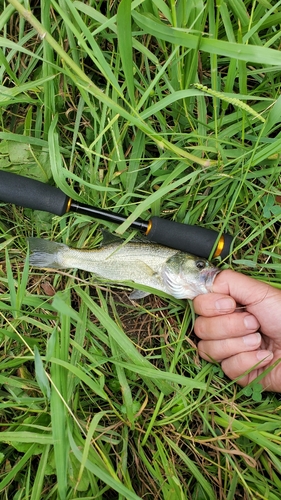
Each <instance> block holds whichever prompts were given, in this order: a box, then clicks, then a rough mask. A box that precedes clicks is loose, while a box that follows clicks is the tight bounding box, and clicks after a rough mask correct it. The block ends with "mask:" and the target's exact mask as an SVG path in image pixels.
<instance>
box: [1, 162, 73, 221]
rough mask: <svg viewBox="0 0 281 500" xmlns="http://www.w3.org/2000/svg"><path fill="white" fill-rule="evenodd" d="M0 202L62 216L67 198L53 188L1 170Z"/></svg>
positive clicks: (65, 208)
mask: <svg viewBox="0 0 281 500" xmlns="http://www.w3.org/2000/svg"><path fill="white" fill-rule="evenodd" d="M0 201H4V202H5V203H13V204H14V205H18V206H20V207H25V208H32V209H33V210H43V211H46V212H50V213H52V214H56V215H63V214H65V212H66V210H67V204H68V201H69V198H68V197H67V196H66V194H64V193H63V192H62V191H61V190H60V189H58V188H56V187H54V186H49V184H44V183H43V182H39V181H36V180H35V179H30V178H27V177H23V176H22V175H17V174H12V173H10V172H4V171H3V170H1V171H0Z"/></svg>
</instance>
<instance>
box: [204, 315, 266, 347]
mask: <svg viewBox="0 0 281 500" xmlns="http://www.w3.org/2000/svg"><path fill="white" fill-rule="evenodd" d="M259 326H260V325H259V322H258V320H257V319H256V318H255V316H252V315H251V314H249V313H247V312H234V313H232V314H226V315H224V316H214V317H212V318H206V317H205V316H199V317H198V318H197V319H196V320H195V323H194V331H195V333H196V335H197V337H199V338H200V339H206V340H215V339H228V338H230V337H242V336H243V335H248V334H249V333H253V332H256V331H257V330H258V329H259Z"/></svg>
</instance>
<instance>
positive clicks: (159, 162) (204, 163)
mask: <svg viewBox="0 0 281 500" xmlns="http://www.w3.org/2000/svg"><path fill="white" fill-rule="evenodd" d="M0 6H1V9H0V12H1V13H0V30H1V39H0V47H1V48H0V78H1V82H0V85H1V86H0V124H1V125H0V127H1V130H0V169H7V170H8V171H13V172H17V173H21V174H23V175H26V176H31V177H34V178H37V179H39V180H42V181H44V182H51V183H54V184H56V185H57V186H58V187H60V188H61V189H62V190H64V191H65V192H66V193H67V194H68V195H69V196H72V197H74V198H77V199H80V200H82V201H84V202H86V203H91V204H93V205H95V206H99V207H102V208H109V209H111V210H114V211H116V212H118V211H122V212H125V214H126V215H127V216H128V221H126V222H125V223H123V224H122V225H121V226H120V227H118V228H116V227H115V226H113V225H112V224H111V223H104V224H103V226H106V228H107V229H109V230H110V231H112V232H114V231H115V230H116V231H117V233H118V234H121V235H124V236H127V235H129V234H131V233H130V230H129V225H130V223H131V222H132V221H133V220H134V219H136V218H137V217H140V216H141V217H142V218H144V219H148V218H149V217H150V216H151V215H162V216H164V217H169V218H171V219H174V220H177V221H179V222H184V223H191V224H200V225H202V226H205V227H208V228H212V229H216V230H217V231H228V232H230V233H232V234H234V235H235V241H234V246H233V251H232V253H231V255H230V257H229V259H228V260H227V261H226V262H224V263H221V266H222V267H223V266H224V267H232V268H233V269H235V270H238V271H241V272H244V273H246V274H248V275H250V276H253V277H256V278H258V279H261V280H265V281H267V282H270V283H272V284H274V285H276V286H280V277H281V261H280V216H281V206H280V196H281V190H280V151H281V135H280V121H281V119H280V116H281V100H280V87H281V71H280V70H281V53H280V50H279V46H280V23H281V1H279V2H270V1H269V0H263V1H259V2H257V1H253V2H250V1H248V0H246V1H244V2H243V1H242V0H235V1H231V2H230V1H227V0H221V1H220V2H214V1H213V0H209V1H203V0H201V1H200V0H199V1H196V2H191V1H187V0H178V1H177V2H175V0H170V1H167V2H165V1H164V0H144V1H142V0H136V1H134V2H131V1H129V0H122V1H121V2H117V1H114V0H113V1H111V2H109V1H108V2H107V1H101V0H100V1H98V0H97V1H96V0H89V2H87V3H85V2H80V1H78V0H76V1H72V0H59V1H58V2H57V1H55V0H45V1H44V2H43V1H42V2H40V1H39V2H37V3H36V2H32V3H31V4H30V8H31V10H32V13H31V12H30V10H29V8H27V7H28V2H24V3H20V2H18V1H17V0H9V1H8V2H4V1H3V0H0ZM26 9H27V10H26ZM278 197H279V198H278ZM0 213H1V217H0V236H1V238H0V342H1V351H0V368H1V371H0V382H1V389H0V415H1V432H0V498H1V499H2V498H3V500H4V499H5V500H6V499H9V500H10V499H13V500H27V499H28V500H37V499H38V500H39V499H44V500H55V499H58V500H66V499H67V500H76V499H84V500H86V499H87V500H90V499H91V500H92V499H99V500H113V499H118V500H125V499H129V500H137V499H141V498H143V499H147V500H150V499H151V500H152V499H153V500H154V499H159V500H160V499H161V500H180V499H181V500H186V499H195V500H210V499H211V500H216V499H222V500H232V499H233V500H238V499H243V500H244V499H245V500H246V499H247V500H248V499H249V500H256V499H264V500H279V498H280V490H281V451H280V450H281V447H280V444H281V443H280V439H281V438H280V431H281V417H280V398H279V396H278V395H275V394H270V393H261V391H260V387H261V386H260V385H259V384H258V383H254V384H252V386H251V387H248V388H247V389H246V390H242V389H241V388H240V387H239V386H238V385H236V384H235V383H234V382H230V381H229V380H228V379H227V378H226V377H224V375H223V373H222V372H221V370H220V367H219V366H216V365H211V364H209V363H207V362H205V361H202V360H200V359H199V358H198V355H197V352H196V339H195V336H194V334H193V331H192V325H193V320H194V314H193V311H192V305H191V304H190V303H189V302H185V301H179V300H176V299H172V298H171V299H170V300H167V299H166V298H164V297H156V296H150V297H148V298H147V299H145V300H142V301H140V302H139V303H132V302H130V301H129V300H128V298H127V290H126V288H124V287H120V286H119V287H117V286H116V287H111V288H109V287H108V286H107V285H106V284H96V283H95V282H94V280H93V278H92V277H91V276H90V275H88V274H87V273H82V272H77V271H70V272H69V273H66V272H57V273H50V272H49V273H48V272H44V271H37V270H34V269H31V270H30V269H29V268H28V265H27V263H26V264H25V256H26V254H27V244H26V237H28V236H31V235H33V236H41V237H46V238H49V239H54V240H56V241H62V242H65V243H68V244H72V245H73V246H77V247H82V246H83V247H87V248H93V247H94V246H95V245H96V244H97V243H98V242H99V240H100V235H99V229H100V227H101V225H100V224H99V223H97V222H95V221H93V220H90V219H89V218H88V217H86V216H82V215H71V216H64V217H52V216H51V215H50V214H45V213H40V212H32V211H31V210H28V209H21V208H19V207H14V206H5V205H4V204H2V205H0Z"/></svg>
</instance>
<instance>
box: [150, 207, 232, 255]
mask: <svg viewBox="0 0 281 500" xmlns="http://www.w3.org/2000/svg"><path fill="white" fill-rule="evenodd" d="M146 236H147V238H148V239H149V240H150V241H154V242H155V243H159V244H160V245H164V246H168V247H171V248H175V249H177V250H181V251H182V252H188V253H191V254H194V255H198V257H204V258H205V259H208V258H209V256H210V254H211V252H212V250H213V248H214V246H215V245H216V246H215V251H214V254H213V257H219V256H220V257H221V258H222V259H224V258H225V257H227V255H228V254H229V253H230V248H231V243H232V240H233V237H232V236H230V234H223V235H222V236H221V237H220V238H219V233H218V232H217V231H214V230H212V229H207V228H204V227H200V226H191V225H189V224H181V223H179V222H174V221H171V220H167V219H161V218H160V217H152V218H151V219H150V221H149V225H148V229H147V232H146Z"/></svg>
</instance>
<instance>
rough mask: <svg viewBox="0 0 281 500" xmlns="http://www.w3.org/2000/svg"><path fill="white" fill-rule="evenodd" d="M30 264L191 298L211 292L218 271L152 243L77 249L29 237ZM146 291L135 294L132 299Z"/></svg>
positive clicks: (198, 260) (205, 262) (182, 253)
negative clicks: (128, 283)
mask: <svg viewBox="0 0 281 500" xmlns="http://www.w3.org/2000/svg"><path fill="white" fill-rule="evenodd" d="M29 244H30V250H31V255H30V264H31V265H34V266H36V267H51V268H61V269H66V268H67V269H72V268H74V269H82V270H84V271H88V272H91V273H94V274H95V275H97V276H99V277H100V278H104V279H106V280H110V281H113V282H115V283H122V282H133V283H137V284H139V285H145V286H148V287H151V288H154V289H156V290H159V291H162V292H166V293H169V294H170V295H172V296H174V297H176V298H189V299H193V298H194V297H195V296H196V295H198V294H199V293H208V292H209V291H211V288H212V283H213V280H214V278H215V276H216V274H217V273H218V272H219V269H217V268H216V267H214V266H213V265H212V264H211V263H210V262H208V261H207V260H206V259H201V258H199V257H196V256H193V255H190V254H188V253H185V252H179V251H178V250H175V249H172V248H168V247H163V246H161V245H157V244H153V243H147V244H146V243H138V242H129V243H127V244H119V243H112V244H109V245H104V246H101V247H100V248H97V249H94V250H78V249H73V248H69V247H68V246H66V245H63V244H61V243H55V242H51V241H48V240H41V239H38V238H29ZM148 294H149V292H141V291H137V292H134V293H133V295H134V298H140V297H141V296H145V295H148Z"/></svg>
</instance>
